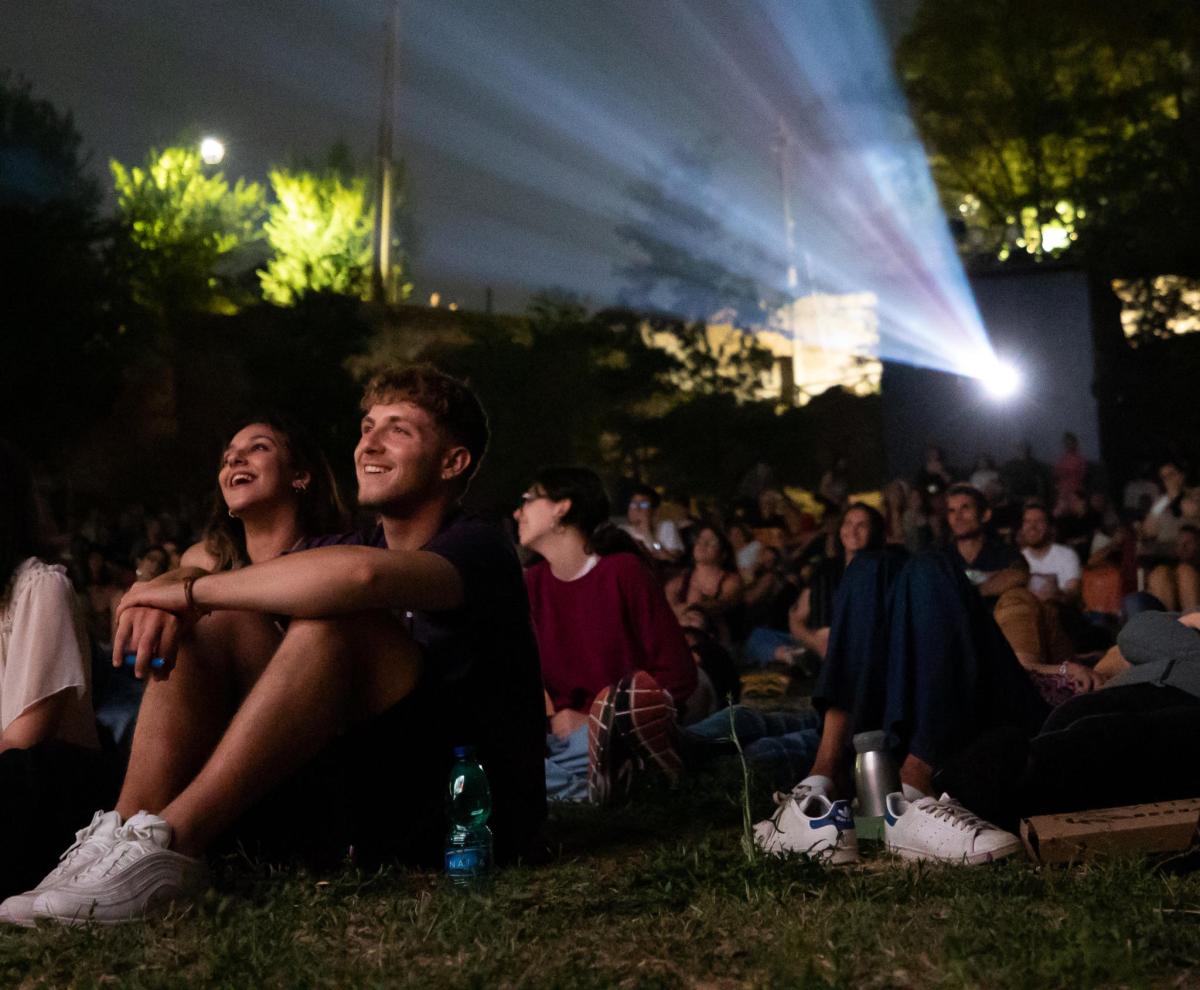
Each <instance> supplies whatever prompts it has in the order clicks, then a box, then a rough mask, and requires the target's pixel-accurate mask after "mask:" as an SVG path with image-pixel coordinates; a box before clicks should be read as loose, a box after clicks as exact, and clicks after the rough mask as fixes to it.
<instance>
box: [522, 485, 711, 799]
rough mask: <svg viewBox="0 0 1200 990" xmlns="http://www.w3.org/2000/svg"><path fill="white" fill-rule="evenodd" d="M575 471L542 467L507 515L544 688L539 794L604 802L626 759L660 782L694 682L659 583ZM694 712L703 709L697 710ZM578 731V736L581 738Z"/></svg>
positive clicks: (672, 771) (618, 786)
mask: <svg viewBox="0 0 1200 990" xmlns="http://www.w3.org/2000/svg"><path fill="white" fill-rule="evenodd" d="M608 514H609V503H608V498H607V496H606V495H605V494H604V487H603V485H602V484H601V482H600V479H599V478H598V477H597V476H596V474H595V473H594V472H592V471H589V470H587V469H586V468H571V467H564V468H550V469H547V470H545V471H542V472H541V473H540V474H539V475H538V476H537V478H535V479H534V482H533V484H532V485H530V486H529V488H528V490H527V491H526V492H525V494H524V495H523V496H522V497H521V505H520V507H518V509H517V510H516V512H515V513H514V517H515V518H516V520H517V525H518V537H519V539H520V542H521V546H523V547H525V548H526V549H528V550H532V551H534V552H535V553H537V554H538V555H540V557H541V560H539V561H538V562H537V563H535V564H534V565H533V566H531V567H530V568H529V569H528V570H527V571H526V572H525V586H526V588H527V590H528V592H529V603H530V611H531V614H532V617H533V625H534V629H535V630H536V632H537V637H538V647H539V650H540V652H541V660H542V680H543V683H544V684H545V688H546V714H547V717H548V719H549V728H550V733H549V736H548V739H547V743H548V745H549V748H550V751H551V757H550V759H548V760H547V768H546V769H547V789H548V791H549V792H550V796H551V797H552V798H553V797H558V798H561V799H566V800H582V799H583V798H585V797H590V798H591V800H593V801H595V802H597V803H606V802H608V801H611V800H613V799H614V798H617V797H622V796H624V795H625V794H626V793H628V788H629V783H630V780H631V775H632V772H633V769H634V768H635V766H636V765H637V764H638V763H641V764H642V765H644V766H649V767H654V768H657V769H659V770H661V771H663V772H665V773H666V774H667V775H668V776H670V777H675V776H677V775H678V774H679V772H680V770H681V768H682V764H681V762H680V759H679V755H678V753H677V751H676V749H675V741H674V735H675V723H676V720H677V718H680V717H686V714H687V713H688V711H689V703H690V702H692V701H693V697H694V696H695V695H697V694H698V691H697V685H698V684H699V682H700V677H699V675H698V673H697V669H696V664H695V661H694V660H693V659H692V654H691V651H690V650H689V649H688V645H687V642H686V640H685V639H684V636H683V631H682V630H681V629H680V627H679V623H678V622H677V621H676V620H675V616H674V614H673V613H672V611H671V607H670V606H669V605H668V604H667V600H666V597H665V596H664V594H663V591H662V588H661V587H660V586H659V585H658V583H657V582H656V581H655V579H654V576H653V575H652V574H651V572H650V569H649V568H648V567H647V565H646V563H645V562H644V561H643V560H642V558H641V557H640V555H639V554H638V553H637V552H636V545H635V544H634V543H633V542H632V541H631V540H630V539H629V538H628V537H627V536H626V535H625V534H624V533H622V532H621V531H620V530H618V529H616V528H615V527H613V526H610V525H607V520H608ZM701 714H707V712H706V711H705V712H702V713H701ZM589 726H590V737H589Z"/></svg>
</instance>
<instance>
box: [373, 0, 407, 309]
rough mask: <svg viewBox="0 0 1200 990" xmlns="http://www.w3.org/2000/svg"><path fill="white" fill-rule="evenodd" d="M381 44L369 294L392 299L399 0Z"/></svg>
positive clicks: (394, 2)
mask: <svg viewBox="0 0 1200 990" xmlns="http://www.w3.org/2000/svg"><path fill="white" fill-rule="evenodd" d="M388 2H389V3H390V4H391V11H390V13H389V15H388V20H387V26H386V31H387V33H386V34H385V36H384V45H383V94H382V99H381V100H380V103H379V144H378V147H377V149H376V173H375V238H374V240H375V245H374V246H375V259H374V261H375V263H374V265H373V267H372V270H371V288H372V293H371V294H372V297H373V298H374V299H375V301H376V302H383V303H390V302H394V300H393V299H392V199H393V190H392V180H393V176H392V160H393V155H392V122H393V120H394V118H395V115H396V46H397V40H398V38H399V35H400V0H388Z"/></svg>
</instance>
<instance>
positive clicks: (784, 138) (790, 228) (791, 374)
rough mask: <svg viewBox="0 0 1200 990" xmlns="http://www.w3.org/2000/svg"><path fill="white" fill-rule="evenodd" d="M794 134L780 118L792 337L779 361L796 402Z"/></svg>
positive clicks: (787, 392)
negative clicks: (787, 352) (789, 348)
mask: <svg viewBox="0 0 1200 990" xmlns="http://www.w3.org/2000/svg"><path fill="white" fill-rule="evenodd" d="M791 148H792V138H791V135H790V134H788V130H787V126H786V125H785V124H784V122H783V118H782V117H780V118H779V133H778V134H777V135H776V138H775V153H776V155H778V157H779V191H780V194H781V195H782V197H783V246H784V260H785V261H786V263H787V288H788V292H787V331H788V336H789V337H790V338H791V340H792V360H791V364H790V365H789V364H788V362H787V361H786V360H784V361H780V363H779V372H780V378H781V381H780V396H781V398H783V399H785V400H786V401H787V403H788V404H789V405H794V404H795V402H796V377H797V376H796V372H797V371H798V370H799V369H798V367H797V365H798V364H799V352H800V341H799V340H797V339H796V299H797V295H798V293H799V287H800V277H799V274H798V273H797V271H796V219H795V217H794V216H792V156H791Z"/></svg>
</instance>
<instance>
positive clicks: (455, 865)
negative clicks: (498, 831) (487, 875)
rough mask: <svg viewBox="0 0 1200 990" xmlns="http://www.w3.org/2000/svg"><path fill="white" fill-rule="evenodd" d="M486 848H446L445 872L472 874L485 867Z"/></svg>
mask: <svg viewBox="0 0 1200 990" xmlns="http://www.w3.org/2000/svg"><path fill="white" fill-rule="evenodd" d="M487 866H488V855H487V850H486V849H484V848H481V847H476V848H473V849H472V848H467V849H447V850H446V872H447V873H449V874H451V875H453V874H456V873H458V874H463V873H465V874H474V873H479V872H482V871H484V870H486V869H487Z"/></svg>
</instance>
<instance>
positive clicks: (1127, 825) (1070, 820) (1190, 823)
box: [1021, 798, 1200, 866]
mask: <svg viewBox="0 0 1200 990" xmlns="http://www.w3.org/2000/svg"><path fill="white" fill-rule="evenodd" d="M1198 826H1200V798H1193V799H1189V800H1186V801H1160V802H1158V803H1156V804H1133V805H1129V806H1127V807H1124V808H1100V809H1097V810H1095V811H1075V812H1070V813H1068V814H1063V815H1036V816H1034V817H1033V818H1026V819H1024V820H1023V821H1022V822H1021V839H1022V840H1023V841H1024V843H1025V849H1026V850H1027V851H1028V853H1029V855H1030V856H1031V857H1032V858H1033V860H1034V861H1035V862H1038V863H1042V864H1043V865H1046V866H1049V865H1050V864H1052V863H1078V862H1082V861H1085V860H1090V859H1096V858H1098V857H1101V856H1111V855H1114V854H1120V855H1129V854H1137V853H1165V852H1180V851H1182V850H1184V849H1186V848H1188V846H1190V845H1191V844H1192V840H1193V839H1194V838H1195V836H1196V830H1197V827H1198Z"/></svg>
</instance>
